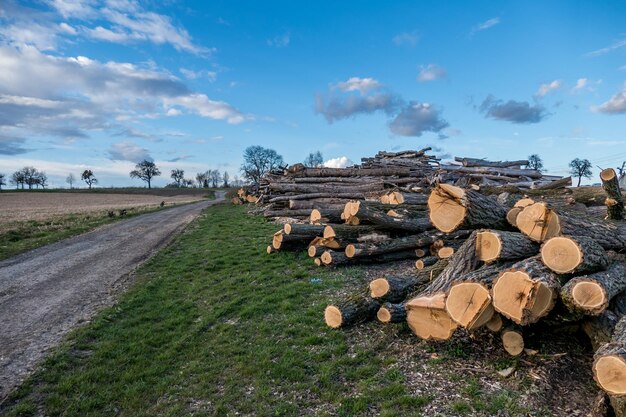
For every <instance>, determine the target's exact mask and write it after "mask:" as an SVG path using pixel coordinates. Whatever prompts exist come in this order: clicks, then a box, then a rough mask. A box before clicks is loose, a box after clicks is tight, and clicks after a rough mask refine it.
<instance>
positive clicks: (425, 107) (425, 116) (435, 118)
mask: <svg viewBox="0 0 626 417" xmlns="http://www.w3.org/2000/svg"><path fill="white" fill-rule="evenodd" d="M448 126H450V124H449V123H448V122H447V121H445V120H444V119H443V118H442V117H441V111H440V110H437V109H436V108H434V107H433V106H431V105H430V104H428V103H417V102H410V103H409V104H408V105H407V106H406V107H404V108H403V109H402V111H400V113H398V115H397V116H396V117H395V118H394V119H393V120H392V121H391V122H390V123H389V128H390V129H391V131H392V132H393V133H395V134H396V135H400V136H418V137H419V136H422V134H424V132H433V133H439V138H440V139H443V138H445V137H446V136H445V135H444V134H443V133H441V131H442V130H443V129H445V128H446V127H448Z"/></svg>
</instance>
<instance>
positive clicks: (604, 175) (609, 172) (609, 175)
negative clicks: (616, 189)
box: [600, 168, 617, 181]
mask: <svg viewBox="0 0 626 417" xmlns="http://www.w3.org/2000/svg"><path fill="white" fill-rule="evenodd" d="M616 176H617V174H616V172H615V170H614V169H613V168H607V169H603V170H602V172H600V178H601V179H602V181H611V180H613V178H615V177H616Z"/></svg>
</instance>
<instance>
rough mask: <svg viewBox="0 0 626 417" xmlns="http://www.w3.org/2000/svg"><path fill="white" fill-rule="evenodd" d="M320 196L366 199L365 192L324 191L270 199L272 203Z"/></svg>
mask: <svg viewBox="0 0 626 417" xmlns="http://www.w3.org/2000/svg"><path fill="white" fill-rule="evenodd" d="M318 198H342V199H348V200H364V199H365V194H363V193H357V192H347V193H341V192H334V191H331V192H324V193H305V194H298V195H279V196H276V197H272V198H270V199H269V202H270V203H280V202H282V201H290V200H312V199H318Z"/></svg>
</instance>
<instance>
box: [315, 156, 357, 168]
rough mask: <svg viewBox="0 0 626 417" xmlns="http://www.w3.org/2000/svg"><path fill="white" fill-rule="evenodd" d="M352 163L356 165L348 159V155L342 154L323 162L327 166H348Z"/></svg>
mask: <svg viewBox="0 0 626 417" xmlns="http://www.w3.org/2000/svg"><path fill="white" fill-rule="evenodd" d="M352 165H354V162H352V161H351V160H350V159H348V157H347V156H340V157H339V158H332V159H329V160H328V161H326V162H324V164H323V166H324V167H325V168H346V167H349V166H352Z"/></svg>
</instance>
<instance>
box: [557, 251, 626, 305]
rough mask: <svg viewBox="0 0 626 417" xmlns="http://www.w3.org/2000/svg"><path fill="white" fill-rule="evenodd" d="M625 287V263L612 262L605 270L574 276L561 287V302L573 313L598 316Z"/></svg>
mask: <svg viewBox="0 0 626 417" xmlns="http://www.w3.org/2000/svg"><path fill="white" fill-rule="evenodd" d="M625 289H626V265H624V263H623V262H620V261H616V262H613V263H612V264H611V265H610V266H609V268H608V269H607V270H606V271H601V272H596V273H595V274H589V275H585V276H582V277H576V278H573V279H571V280H570V281H568V282H567V284H565V285H564V286H563V288H562V289H561V300H562V301H563V304H564V305H565V306H566V307H567V308H568V310H570V311H571V312H573V313H582V314H585V315H591V316H598V315H600V314H602V312H604V311H605V310H606V309H607V308H608V307H609V302H610V301H611V299H613V297H615V296H616V295H617V294H619V293H621V292H622V291H624V290H625Z"/></svg>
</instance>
